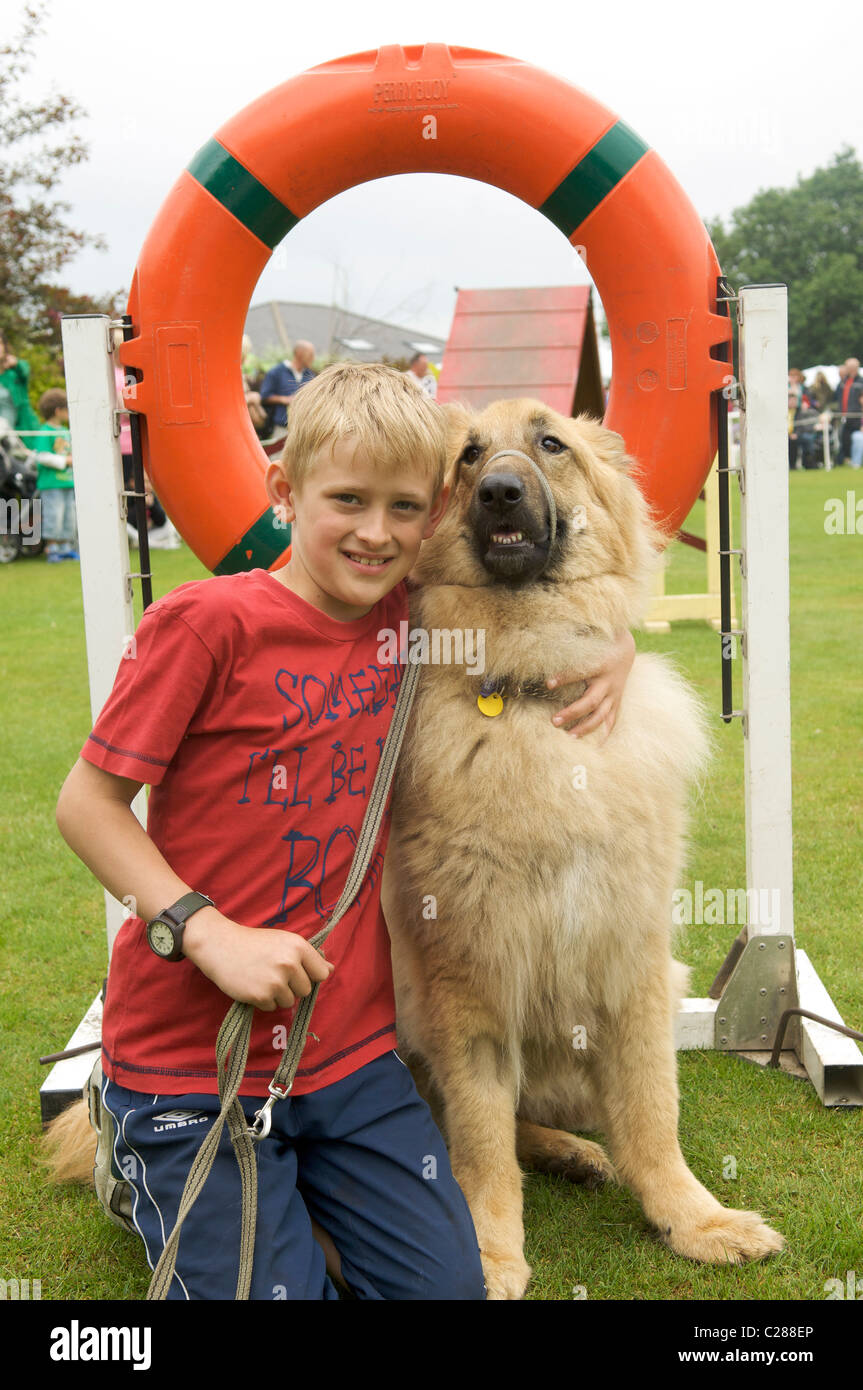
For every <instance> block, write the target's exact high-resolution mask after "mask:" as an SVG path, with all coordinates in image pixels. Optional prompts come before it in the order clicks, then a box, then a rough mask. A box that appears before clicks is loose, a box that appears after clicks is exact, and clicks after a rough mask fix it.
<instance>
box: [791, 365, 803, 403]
mask: <svg viewBox="0 0 863 1390" xmlns="http://www.w3.org/2000/svg"><path fill="white" fill-rule="evenodd" d="M803 383H804V376H803V373H802V372H801V370H800V368H799V367H789V368H788V390H789V391H794V392H795V394H796V396H797V404H798V405H799V404H800V401H801V399H802V397H803Z"/></svg>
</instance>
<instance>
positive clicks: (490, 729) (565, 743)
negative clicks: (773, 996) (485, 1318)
mask: <svg viewBox="0 0 863 1390" xmlns="http://www.w3.org/2000/svg"><path fill="white" fill-rule="evenodd" d="M452 439H453V443H452V457H451V464H452V467H453V470H454V472H453V476H452V481H453V495H452V498H451V501H450V505H449V509H448V512H447V514H446V516H445V518H444V520H443V522H442V524H441V525H440V527H439V528H438V530H437V532H436V534H435V535H434V537H433V538H432V539H431V540H429V541H426V542H425V544H424V545H423V548H422V552H421V554H420V559H419V563H418V566H417V570H416V578H418V579H419V580H420V581H421V588H420V589H419V590H418V591H417V593H416V594H415V595H414V598H413V603H412V624H411V625H412V628H413V629H417V628H422V629H425V630H426V631H427V632H429V634H430V639H429V640H430V643H431V650H432V651H433V650H434V645H433V634H434V630H435V629H439V630H441V631H442V632H453V631H454V630H471V631H472V632H473V633H477V632H479V631H481V632H483V633H484V638H485V667H486V670H485V677H483V676H480V675H477V674H476V673H473V674H471V673H470V672H469V670H468V669H467V668H466V666H465V665H464V664H462V665H457V664H449V665H447V664H440V665H433V664H429V665H427V666H425V668H424V669H423V672H422V676H421V681H420V686H419V691H418V694H417V697H416V703H415V706H414V713H413V717H412V721H411V725H410V728H409V729H408V732H407V735H406V739H405V746H404V748H403V750H402V754H401V759H400V763H399V768H398V771H397V781H396V788H395V793H394V802H393V830H392V838H391V849H390V853H389V854H388V856H387V865H386V873H385V885H384V894H385V897H384V903H385V910H386V913H387V920H388V922H389V924H390V929H391V935H392V939H393V958H394V964H395V970H396V994H397V1003H398V1028H399V1041H400V1047H401V1048H403V1050H404V1053H405V1054H406V1057H407V1060H409V1061H410V1062H411V1064H412V1065H413V1066H414V1070H415V1074H416V1075H417V1078H418V1080H419V1081H420V1084H421V1086H423V1080H424V1079H425V1081H426V1083H428V1084H430V1087H431V1092H430V1095H429V1098H430V1099H432V1101H433V1102H434V1097H435V1095H437V1097H438V1098H439V1099H440V1100H441V1101H442V1116H441V1118H442V1124H443V1127H444V1130H445V1133H446V1136H447V1139H448V1143H449V1148H450V1154H451V1158H452V1162H453V1168H454V1171H455V1175H456V1177H457V1179H458V1181H459V1183H460V1184H461V1187H462V1189H463V1191H464V1193H465V1196H466V1197H467V1200H468V1203H469V1205H470V1208H471V1212H472V1214H473V1218H474V1223H475V1225H476V1229H477V1235H478V1239H479V1244H480V1248H481V1250H482V1255H483V1264H484V1268H485V1273H486V1280H487V1284H488V1290H489V1297H491V1298H519V1297H520V1296H521V1295H522V1294H523V1292H524V1289H525V1287H526V1284H527V1281H528V1278H529V1275H530V1269H529V1267H528V1265H527V1264H526V1262H525V1259H524V1255H523V1252H522V1246H523V1227H522V1192H521V1172H520V1169H519V1164H518V1158H521V1159H522V1160H523V1161H525V1162H527V1163H530V1164H532V1165H534V1166H538V1167H540V1168H544V1169H546V1170H547V1171H552V1172H558V1173H564V1174H565V1175H566V1176H568V1177H572V1178H574V1179H575V1180H576V1181H585V1180H586V1181H594V1182H595V1181H601V1180H603V1179H605V1178H608V1177H611V1176H613V1175H614V1173H615V1170H616V1174H617V1175H618V1176H619V1178H620V1180H621V1181H622V1182H624V1183H626V1184H627V1185H628V1186H629V1187H630V1188H631V1189H632V1191H633V1192H634V1193H635V1194H636V1195H637V1197H638V1198H639V1200H640V1201H641V1203H642V1206H643V1208H644V1212H645V1214H646V1216H647V1218H648V1220H650V1221H651V1222H652V1223H653V1224H654V1225H655V1226H656V1227H658V1229H659V1231H660V1233H661V1235H662V1238H663V1239H664V1240H665V1242H666V1243H667V1244H668V1245H669V1246H670V1247H671V1249H672V1250H674V1251H676V1252H677V1253H678V1254H680V1255H686V1256H689V1257H690V1258H692V1259H696V1260H705V1261H716V1262H722V1261H728V1262H738V1261H741V1260H745V1259H756V1258H759V1257H761V1256H764V1255H767V1254H769V1253H770V1252H771V1251H775V1250H779V1249H781V1247H782V1244H783V1240H782V1237H781V1236H779V1235H777V1233H776V1232H775V1231H772V1230H771V1229H770V1228H769V1227H768V1226H766V1225H765V1224H764V1222H763V1221H762V1220H761V1218H760V1217H759V1216H758V1215H756V1214H755V1213H752V1212H745V1211H730V1210H727V1209H726V1208H724V1207H722V1206H721V1205H720V1204H719V1202H717V1201H716V1199H715V1198H714V1197H712V1196H711V1194H710V1193H709V1192H708V1191H707V1190H706V1189H705V1188H704V1187H703V1186H702V1185H701V1183H700V1182H698V1181H697V1180H696V1178H695V1177H694V1176H693V1175H692V1173H691V1172H690V1171H689V1169H688V1168H687V1166H686V1163H685V1162H684V1159H683V1156H682V1154H681V1152H680V1147H679V1144H678V1140H677V1113H678V1095H677V1079H676V1058H675V1051H674V1043H673V1018H674V1013H675V1010H676V1007H677V1002H678V999H679V998H680V996H681V994H682V993H683V992H684V990H685V985H686V974H687V972H686V971H685V969H684V967H682V966H679V965H677V963H676V962H674V961H673V959H672V955H671V946H670V923H671V901H672V892H673V890H674V888H675V887H676V886H677V885H678V883H679V875H680V872H681V867H682V857H683V847H684V832H685V802H686V796H687V790H688V784H689V783H691V781H692V779H693V778H694V777H695V775H696V774H697V773H698V771H699V769H700V768H701V767H702V766H703V764H704V761H705V757H706V737H705V734H704V729H703V717H702V714H701V711H700V709H699V706H698V705H697V703H696V700H695V698H694V696H693V694H692V692H691V691H690V689H689V688H688V687H687V685H686V684H685V683H684V682H683V680H682V679H681V678H680V676H678V675H677V674H676V673H675V672H674V671H673V669H672V668H671V667H670V666H669V665H668V663H667V662H665V661H664V660H663V659H662V658H660V657H657V656H649V655H642V656H638V657H637V658H636V660H635V663H634V665H633V669H632V672H631V674H630V677H629V679H628V682H627V685H626V690H625V693H624V697H623V701H622V704H621V708H620V713H619V717H618V721H617V724H616V727H615V728H614V731H613V732H612V734H611V736H610V737H608V738H607V740H606V739H605V735H604V733H603V732H602V731H598V732H596V733H593V734H590V735H588V736H586V737H585V738H584V739H581V740H574V739H573V738H571V737H570V736H569V735H568V734H567V733H566V732H564V731H563V730H561V729H556V728H555V727H554V726H553V725H552V723H551V714H552V708H551V704H550V701H551V703H553V704H555V705H557V706H558V707H561V708H562V707H563V706H565V705H567V704H569V703H570V702H571V701H572V700H573V699H574V698H576V696H577V695H578V694H580V693H581V691H582V689H583V688H584V686H583V684H581V685H579V686H569V687H567V688H564V689H560V690H556V691H554V692H553V693H552V692H548V691H545V690H544V689H543V687H544V682H545V680H546V678H547V677H549V676H551V675H553V674H555V673H557V672H560V671H561V670H577V671H583V672H584V673H585V675H587V674H589V673H591V672H593V671H595V670H596V669H597V667H598V665H599V664H600V663H601V657H602V655H603V652H604V651H605V650H606V649H607V647H608V645H609V644H610V642H611V640H612V638H613V635H614V634H615V632H617V631H619V630H620V629H621V628H623V627H627V626H632V625H634V624H637V623H638V622H639V621H640V620H641V618H642V617H643V614H644V612H645V609H646V606H647V603H648V601H649V596H650V578H651V574H652V572H653V569H654V568H655V565H656V563H657V554H658V537H657V534H656V532H655V531H654V530H653V528H652V526H651V524H650V521H649V519H648V512H647V507H646V504H645V502H644V500H643V498H642V495H641V493H640V491H639V489H638V487H637V486H636V484H635V482H634V481H633V479H632V477H631V476H630V467H631V460H629V459H627V458H626V457H625V455H624V451H623V443H622V440H621V439H620V437H619V436H617V435H615V434H612V433H611V432H609V431H608V430H606V429H604V428H603V427H602V426H601V425H599V424H597V423H596V422H594V421H591V420H589V419H587V418H580V419H578V420H568V419H564V418H563V417H561V416H559V415H556V414H555V413H554V412H553V411H551V410H549V409H548V408H547V407H545V406H544V405H542V404H541V403H540V402H538V401H526V400H515V401H512V400H511V401H502V402H498V403H496V404H494V405H492V406H489V407H488V409H486V410H485V411H484V412H483V413H482V414H479V415H474V416H471V415H468V414H467V413H466V412H463V411H460V410H456V411H454V412H453V423H452ZM513 449H515V450H518V451H522V452H523V453H524V454H526V455H527V456H528V458H527V459H525V458H522V457H519V456H518V455H516V454H512V453H507V454H505V455H504V456H503V457H499V458H493V456H494V455H495V454H497V453H498V451H501V450H507V451H509V450H513ZM489 460H491V462H489ZM529 460H533V461H534V463H535V464H536V465H537V467H538V469H539V470H540V471H541V472H542V474H543V475H544V477H545V478H546V479H547V481H548V484H549V486H550V489H551V493H552V497H553V499H554V502H555V507H556V513H557V524H556V535H555V537H554V539H553V543H551V535H550V516H551V509H550V506H549V501H548V497H547V494H546V492H545V490H544V488H543V485H542V483H541V482H540V481H539V478H538V477H537V470H536V469H535V468H534V467H533V466H532V465H531V463H530V462H529ZM488 678H494V679H495V681H496V682H498V683H499V682H501V681H503V683H504V684H503V692H502V696H503V708H502V711H501V713H499V714H498V715H496V716H495V715H486V714H483V713H482V712H481V711H480V709H479V708H478V707H477V696H478V695H479V693H480V687H481V685H482V682H483V680H484V679H488ZM519 686H521V687H522V689H521V690H520V692H519V691H518V687H519ZM428 1084H427V1085H426V1086H425V1087H424V1089H427V1090H428ZM574 1129H591V1130H592V1129H597V1130H601V1131H602V1132H603V1133H604V1134H605V1136H606V1137H607V1139H608V1143H609V1145H610V1149H611V1155H612V1158H613V1160H614V1169H613V1168H612V1165H611V1163H610V1162H609V1160H608V1158H607V1157H606V1155H605V1153H604V1152H603V1150H602V1149H601V1148H600V1147H599V1146H598V1145H597V1144H594V1143H591V1142H589V1141H587V1140H585V1139H580V1138H577V1137H576V1136H575V1135H574V1134H572V1133H570V1132H569V1131H571V1130H574Z"/></svg>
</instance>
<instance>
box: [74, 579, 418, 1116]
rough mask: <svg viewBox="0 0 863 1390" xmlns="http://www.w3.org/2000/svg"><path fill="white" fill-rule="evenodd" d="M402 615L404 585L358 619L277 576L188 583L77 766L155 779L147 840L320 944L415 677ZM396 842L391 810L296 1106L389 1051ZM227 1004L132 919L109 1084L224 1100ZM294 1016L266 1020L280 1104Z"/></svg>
mask: <svg viewBox="0 0 863 1390" xmlns="http://www.w3.org/2000/svg"><path fill="white" fill-rule="evenodd" d="M406 618H407V592H406V589H405V586H404V584H399V585H397V586H396V588H395V589H394V590H393V591H392V592H391V593H390V594H387V595H386V596H385V597H384V598H383V599H381V601H380V602H379V603H377V604H376V605H375V607H374V608H373V609H372V610H371V612H369V613H367V614H366V615H365V617H363V618H359V619H357V620H356V621H354V622H348V623H341V622H337V621H336V620H335V619H333V618H330V617H328V616H327V615H326V614H324V613H321V612H320V611H319V610H318V609H317V608H314V607H312V605H311V604H309V603H306V601H305V600H304V599H301V598H300V597H299V596H298V595H297V594H294V593H293V592H292V591H291V590H289V589H286V588H285V586H284V585H283V584H281V583H280V582H279V581H278V580H277V579H274V578H273V577H272V575H270V574H267V573H266V571H265V570H252V571H251V572H249V573H246V574H236V575H226V576H223V577H220V578H214V579H206V580H203V581H198V582H196V583H191V584H182V585H180V587H179V588H178V589H175V590H174V591H173V593H171V594H168V595H167V596H166V597H165V598H163V599H160V600H159V602H158V603H154V604H153V605H152V606H151V607H150V608H148V609H147V611H146V612H145V614H144V616H143V618H142V620H141V623H140V625H139V627H138V630H137V632H136V634H135V641H134V643H133V644H132V645H131V647H130V650H129V652H128V655H127V656H126V657H125V658H124V659H123V660H122V661H121V662H120V668H119V671H118V673H117V678H116V680H115V683H114V688H113V691H112V692H111V695H110V698H109V699H108V702H107V704H106V705H105V707H104V709H103V710H102V712H101V714H100V715H99V718H98V719H97V721H96V724H95V727H94V729H93V731H92V733H91V734H90V736H89V738H88V740H87V742H86V744H85V745H84V747H83V748H82V750H81V756H82V757H84V758H86V759H87V761H88V762H91V763H93V764H94V765H95V766H96V767H100V768H104V769H105V770H106V771H108V772H112V773H115V774H116V775H118V776H120V777H128V778H131V779H133V780H135V781H139V782H148V783H151V784H152V788H153V790H152V791H151V792H150V798H149V808H148V815H147V833H148V835H149V836H150V838H151V839H152V840H153V842H154V844H156V845H157V846H158V848H159V850H160V851H161V853H162V855H163V856H164V858H165V859H166V860H167V862H168V863H169V864H170V865H171V868H172V869H173V870H174V871H175V872H176V873H177V874H178V875H179V876H180V878H182V879H183V880H184V881H185V882H186V883H188V884H189V886H190V887H191V888H194V889H197V890H198V891H199V892H201V893H206V894H207V895H208V897H211V898H212V899H213V900H214V902H215V904H216V907H217V908H218V909H219V911H220V912H222V913H224V914H225V915H226V916H227V917H230V918H232V919H233V920H234V921H237V922H241V923H242V924H243V925H244V926H248V927H271V928H282V929H284V930H286V931H291V932H295V933H297V934H298V935H301V936H305V937H310V936H313V935H314V934H315V932H317V931H318V930H319V929H320V928H321V927H322V926H323V925H324V923H325V922H326V921H327V918H328V917H329V916H330V914H331V913H332V910H333V908H334V907H335V905H336V903H337V901H338V899H339V896H340V895H341V892H342V889H343V888H344V885H345V881H346V879H347V874H348V870H349V868H350V864H351V861H352V859H353V853H354V845H355V842H356V839H357V836H358V835H359V831H360V826H361V825H362V821H363V816H364V814H365V808H366V800H367V797H368V796H369V794H370V793H371V788H372V783H373V782H374V777H375V772H376V771H377V766H378V762H379V761H380V754H381V750H382V748H383V744H384V740H385V739H386V736H387V731H388V729H389V725H390V720H391V718H392V713H393V709H394V707H395V702H396V697H397V694H398V686H399V683H400V680H401V667H400V666H398V665H394V664H387V663H386V662H381V661H380V660H378V655H377V652H378V646H379V639H378V632H379V631H380V629H382V628H392V629H394V630H395V631H398V625H399V622H400V621H402V620H404V619H406ZM388 832H389V809H387V812H386V816H385V819H384V822H383V824H382V826H381V831H380V835H379V839H378V844H377V846H376V849H375V853H374V855H373V857H372V861H371V863H370V865H369V869H368V872H367V874H366V878H365V881H364V883H363V886H362V888H361V890H360V892H359V894H358V895H357V897H356V899H355V900H354V902H353V903H352V905H351V906H350V908H349V909H348V911H347V912H346V913H345V915H344V917H343V918H342V919H341V921H340V922H339V924H338V926H336V927H335V928H334V930H333V932H332V933H331V935H330V936H329V938H328V939H327V944H326V955H327V959H328V960H330V961H332V962H333V964H334V965H335V967H336V968H335V970H334V972H333V974H332V976H331V977H330V979H328V980H327V981H326V982H325V983H324V984H323V985H322V986H321V988H320V990H319V993H318V999H317V1003H316V1005H315V1012H314V1014H313V1016H312V1023H311V1028H312V1030H313V1031H314V1034H315V1035H316V1036H312V1032H311V1031H310V1033H309V1036H308V1040H307V1043H306V1047H305V1051H304V1052H303V1056H302V1058H301V1062H300V1067H299V1069H298V1071H297V1076H296V1081H295V1083H294V1087H293V1093H294V1094H295V1095H301V1094H303V1093H305V1092H308V1091H314V1090H317V1089H318V1088H319V1087H321V1086H328V1085H330V1084H331V1083H333V1082H334V1081H339V1080H341V1078H342V1077H344V1076H348V1075H349V1074H350V1073H351V1072H352V1071H355V1070H356V1069H357V1068H358V1067H361V1066H364V1065H365V1064H366V1063H367V1062H371V1061H373V1060H374V1059H375V1058H376V1057H379V1056H380V1055H381V1054H382V1053H384V1052H387V1051H389V1050H390V1049H391V1048H392V1047H393V1046H394V1043H395V1006H394V1000H393V985H392V972H391V964H390V947H389V937H388V935H387V929H386V923H385V921H384V917H383V913H382V911H381V906H380V887H381V883H380V878H381V867H382V864H383V856H384V851H385V849H386V841H387V838H388ZM165 906H166V907H167V906H169V904H167V903H166V904H165ZM230 1003H231V1001H230V999H229V997H228V996H227V995H226V994H223V993H222V991H221V990H219V989H218V988H217V986H216V985H214V984H213V983H212V981H210V980H209V979H207V977H206V976H205V975H204V974H202V972H201V971H200V970H199V969H198V968H197V966H195V965H194V964H193V963H192V962H191V961H190V960H181V961H177V962H167V961H163V960H160V959H159V958H158V957H157V956H156V955H155V954H154V953H153V951H152V950H151V949H150V947H149V945H148V943H147V938H146V932H145V923H144V922H143V921H142V920H141V918H140V917H130V918H128V919H127V921H125V922H124V923H123V926H122V928H121V929H120V932H119V935H118V936H117V939H116V941H115V943H114V950H113V954H112V958H111V968H110V973H109V977H108V990H107V997H106V1000H105V1013H104V1020H103V1029H102V1042H103V1067H104V1070H105V1072H106V1074H107V1075H108V1076H109V1077H111V1079H112V1080H113V1081H115V1082H116V1083H117V1084H118V1085H121V1086H125V1087H127V1088H128V1089H129V1090H133V1091H152V1092H155V1093H156V1094H159V1093H163V1094H167V1095H181V1094H184V1093H191V1092H205V1093H208V1094H214V1093H216V1092H217V1091H218V1084H217V1080H216V1066H215V1042H216V1034H217V1033H218V1030H219V1027H220V1025H221V1023H222V1020H223V1018H224V1015H225V1013H226V1011H227V1009H228V1008H229V1006H230ZM292 1017H293V1011H290V1010H277V1011H275V1012H273V1013H263V1012H260V1011H258V1012H256V1013H255V1016H254V1023H253V1029H252V1041H251V1046H250V1048H249V1060H248V1066H247V1069H246V1074H245V1077H244V1080H243V1083H242V1085H241V1087H240V1092H241V1094H242V1095H254V1096H258V1095H263V1094H265V1093H266V1088H267V1084H268V1082H269V1081H271V1080H272V1077H273V1073H274V1071H275V1069H276V1066H277V1064H278V1062H279V1059H280V1057H281V1053H282V1049H283V1047H284V1043H285V1038H286V1034H285V1031H284V1030H286V1029H288V1030H289V1028H290V1024H291V1020H292ZM277 1030H279V1031H277ZM280 1033H281V1036H280Z"/></svg>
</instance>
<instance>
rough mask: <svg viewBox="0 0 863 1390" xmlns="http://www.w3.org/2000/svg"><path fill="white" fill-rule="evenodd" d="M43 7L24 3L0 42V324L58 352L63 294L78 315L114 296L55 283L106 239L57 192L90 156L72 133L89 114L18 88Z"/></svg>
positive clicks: (12, 334) (67, 101) (18, 337)
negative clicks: (77, 224)
mask: <svg viewBox="0 0 863 1390" xmlns="http://www.w3.org/2000/svg"><path fill="white" fill-rule="evenodd" d="M46 12H47V3H46V0H36V3H29V4H26V5H25V6H24V9H23V11H22V20H21V29H20V32H19V34H18V35H17V37H16V38H15V39H13V40H12V41H11V42H9V43H5V44H3V45H0V129H2V131H3V144H4V159H3V162H2V163H0V329H2V331H3V332H4V333H5V334H7V335H8V336H9V338H10V339H11V340H12V342H13V343H22V341H26V340H30V341H33V340H37V341H39V340H41V341H42V342H45V343H46V345H48V346H49V347H50V348H53V349H54V351H55V354H56V352H57V350H58V349H59V313H60V312H62V311H63V310H62V308H61V307H59V306H61V305H62V304H63V300H64V297H65V299H66V301H67V302H68V303H69V305H70V306H72V305H81V306H86V308H83V307H81V308H77V312H104V309H105V305H106V304H113V302H114V299H115V298H116V296H110V297H109V298H108V299H107V301H101V302H100V301H96V300H92V299H90V298H89V297H88V296H77V297H76V296H72V295H71V294H70V292H69V291H68V290H64V289H62V288H60V287H58V286H56V285H54V284H52V283H51V282H52V281H53V280H54V278H55V277H56V276H57V274H58V273H59V271H60V270H62V268H63V267H64V266H65V265H66V264H67V263H68V262H69V261H70V260H71V259H72V258H73V257H74V256H75V255H76V254H77V253H78V252H79V251H80V250H81V249H82V248H83V247H85V246H88V245H89V246H102V245H104V243H103V241H102V239H101V238H100V237H98V236H94V235H92V234H91V233H90V232H85V231H78V230H76V229H75V228H74V227H71V226H69V224H68V223H67V221H66V214H67V213H68V212H69V211H70V210H71V209H70V205H69V204H68V203H65V202H63V201H61V200H58V199H57V198H55V197H54V196H53V194H54V190H55V189H56V187H57V185H58V184H59V183H60V180H61V179H62V177H63V175H64V173H65V171H66V170H67V169H70V168H72V167H73V166H74V165H76V164H80V163H81V161H82V160H84V159H85V158H86V157H87V146H86V145H85V143H84V142H83V140H82V139H81V138H80V136H78V135H77V134H73V133H70V131H69V127H70V125H71V124H73V123H74V122H75V121H77V120H80V118H81V117H82V116H83V115H84V114H85V113H84V112H83V111H82V109H81V108H80V107H79V106H78V105H77V104H76V103H75V102H74V101H73V100H72V99H71V98H70V97H66V96H58V95H56V94H52V95H51V96H49V97H46V98H43V99H42V100H41V101H27V100H25V99H24V97H23V96H22V95H21V92H20V86H21V84H22V82H23V80H24V78H25V77H26V76H27V74H28V73H29V71H30V69H31V67H32V65H33V61H34V44H35V41H36V38H37V36H38V34H39V33H40V32H41V31H42V29H43V27H44V21H45V16H46ZM13 147H14V148H15V150H16V153H17V154H18V156H19V157H18V158H17V159H14V160H13V159H12V158H11V157H10V155H9V151H10V150H11V149H12V148H13ZM91 306H92V307H91Z"/></svg>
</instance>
